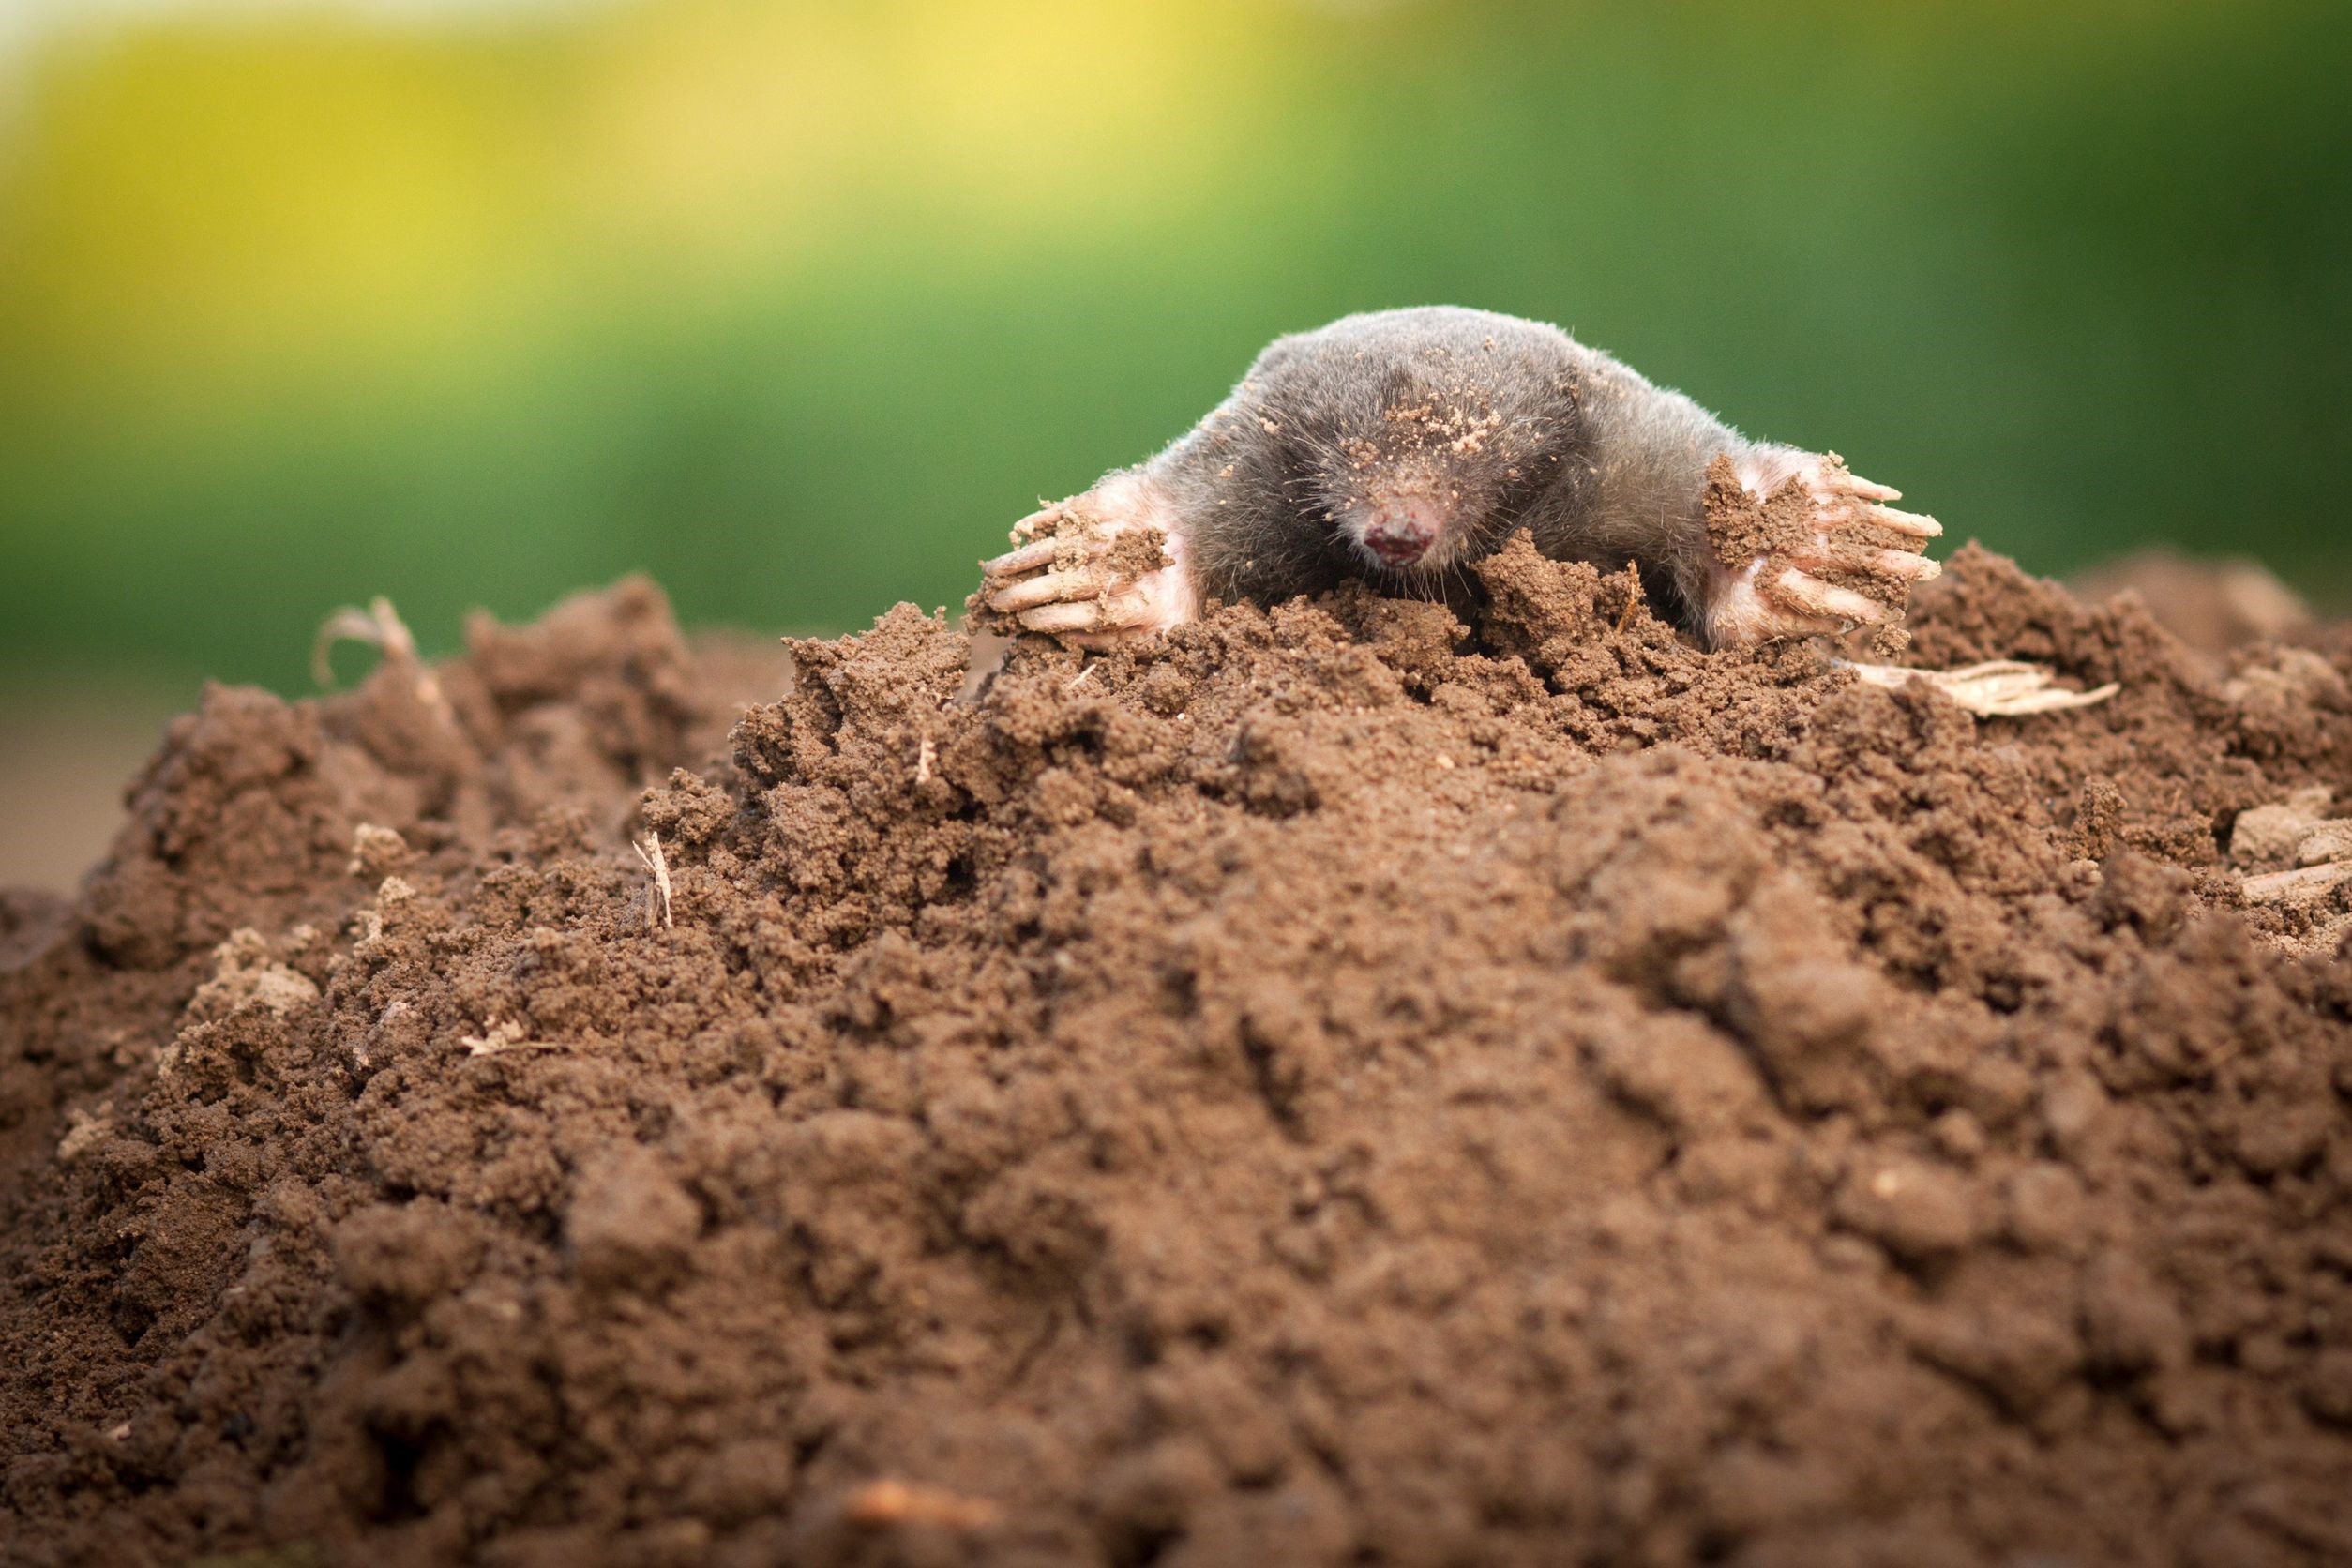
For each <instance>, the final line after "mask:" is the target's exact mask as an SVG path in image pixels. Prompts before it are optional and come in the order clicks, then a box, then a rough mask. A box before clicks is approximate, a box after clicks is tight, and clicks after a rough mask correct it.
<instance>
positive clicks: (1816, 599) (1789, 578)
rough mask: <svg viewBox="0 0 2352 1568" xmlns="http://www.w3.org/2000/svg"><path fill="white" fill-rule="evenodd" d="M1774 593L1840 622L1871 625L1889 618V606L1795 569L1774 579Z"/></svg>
mask: <svg viewBox="0 0 2352 1568" xmlns="http://www.w3.org/2000/svg"><path fill="white" fill-rule="evenodd" d="M1772 592H1773V593H1774V594H1776V595H1777V596H1780V597H1782V598H1785V599H1787V600H1788V601H1789V602H1790V603H1791V604H1794V605H1796V606H1797V607H1798V608H1800V609H1802V610H1805V611H1810V612H1812V613H1813V614H1816V615H1823V616H1832V617H1834V618H1836V619H1838V620H1841V621H1860V622H1863V623H1865V624H1867V625H1871V626H1876V625H1877V624H1878V623H1880V622H1882V621H1884V620H1885V619H1886V618H1887V607H1886V606H1885V605H1882V604H1880V603H1879V602H1878V601H1877V600H1876V599H1873V598H1868V597H1865V596H1862V595H1861V594H1857V593H1855V592H1854V591H1853V590H1852V589H1851V588H1840V587H1838V586H1837V585H1836V584H1835V583H1831V582H1824V581H1822V580H1820V579H1819V578H1817V577H1814V576H1812V575H1811V574H1809V573H1806V572H1801V571H1799V570H1798V569H1797V568H1796V567H1794V566H1790V567H1789V568H1788V569H1787V570H1786V571H1784V572H1782V573H1781V574H1780V576H1778V577H1776V578H1774V579H1773V580H1772Z"/></svg>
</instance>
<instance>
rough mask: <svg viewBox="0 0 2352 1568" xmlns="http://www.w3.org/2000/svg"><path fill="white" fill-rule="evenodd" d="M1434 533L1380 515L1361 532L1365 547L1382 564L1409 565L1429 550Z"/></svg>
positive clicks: (1434, 537) (1431, 530)
mask: <svg viewBox="0 0 2352 1568" xmlns="http://www.w3.org/2000/svg"><path fill="white" fill-rule="evenodd" d="M1437 536H1438V535H1437V533H1436V531H1435V530H1433V529H1429V528H1425V527H1422V526H1420V525H1419V524H1417V523H1413V522H1409V521H1407V520H1403V519H1394V520H1392V519H1387V518H1383V519H1381V520H1380V521H1379V522H1376V523H1374V524H1373V525H1372V526H1371V527H1369V528H1367V529H1365V530H1364V549H1366V550H1370V551H1371V552H1372V553H1373V554H1374V555H1376V556H1378V557H1379V558H1380V565H1383V566H1410V565H1412V564H1413V563H1414V562H1416V561H1418V560H1420V559H1421V558H1422V557H1423V556H1425V555H1426V554H1428V553H1429V546H1430V544H1431V543H1432V542H1434V541H1435V540H1436V538H1437Z"/></svg>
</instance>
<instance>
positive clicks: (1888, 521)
mask: <svg viewBox="0 0 2352 1568" xmlns="http://www.w3.org/2000/svg"><path fill="white" fill-rule="evenodd" d="M1863 515H1864V516H1866V517H1868V518H1869V520H1871V521H1872V522H1875V523H1877V525H1878V526H1879V527H1881V528H1892V529H1893V530H1894V531H1895V532H1896V533H1898V534H1908V535H1911V536H1912V537H1913V538H1917V539H1936V538H1941V537H1942V536H1943V532H1944V525H1943V524H1942V523H1940V522H1937V520H1935V519H1934V518H1931V517H1928V516H1927V515H1926V514H1924V513H1922V512H1906V511H1903V510H1901V509H1900V508H1898V507H1894V506H1873V507H1871V508H1870V509H1869V511H1868V512H1866V513H1865V514H1863Z"/></svg>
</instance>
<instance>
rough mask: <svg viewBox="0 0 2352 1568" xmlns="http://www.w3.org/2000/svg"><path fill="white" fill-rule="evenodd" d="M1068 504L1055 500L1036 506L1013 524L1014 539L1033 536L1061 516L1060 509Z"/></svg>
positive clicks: (1031, 537)
mask: <svg viewBox="0 0 2352 1568" xmlns="http://www.w3.org/2000/svg"><path fill="white" fill-rule="evenodd" d="M1067 505H1069V503H1068V502H1066V501H1057V502H1055V503H1054V504H1053V505H1050V506H1040V507H1038V508H1037V509H1036V510H1035V511H1033V512H1032V513H1030V514H1029V515H1028V516H1027V517H1025V518H1023V519H1021V520H1020V521H1018V522H1017V523H1015V524H1013V537H1014V538H1015V539H1016V540H1021V539H1033V538H1035V537H1036V536H1037V535H1038V534H1039V533H1040V532H1041V531H1042V530H1043V529H1044V528H1045V527H1046V525H1047V524H1048V523H1050V522H1052V521H1054V520H1056V519H1058V518H1059V517H1061V516H1062V509H1063V507H1064V506H1067Z"/></svg>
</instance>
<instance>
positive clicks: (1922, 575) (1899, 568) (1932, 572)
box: [1870, 550, 1944, 582]
mask: <svg viewBox="0 0 2352 1568" xmlns="http://www.w3.org/2000/svg"><path fill="white" fill-rule="evenodd" d="M1870 565H1872V566H1873V567H1874V568H1875V569H1877V570H1878V571H1881V572H1884V573H1886V575H1887V576H1889V577H1899V578H1901V579H1902V580H1904V581H1906V582H1933V581H1934V580H1936V579H1937V578H1939V577H1941V576H1943V574H1944V568H1943V567H1942V565H1939V564H1938V563H1937V562H1934V561H1930V560H1929V559H1928V558H1927V557H1926V556H1924V555H1914V554H1912V553H1911V552H1910V551H1909V550H1874V551H1872V552H1871V556H1870Z"/></svg>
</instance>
